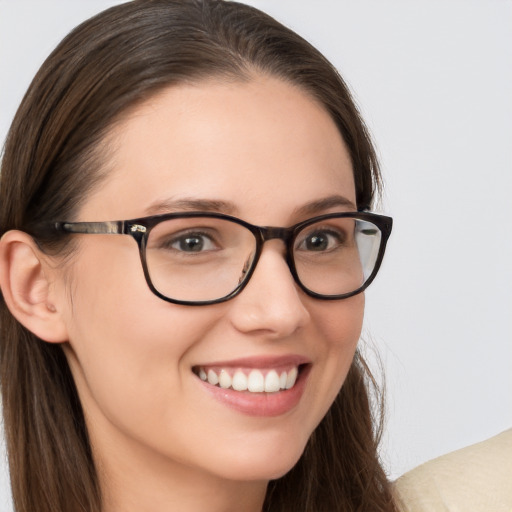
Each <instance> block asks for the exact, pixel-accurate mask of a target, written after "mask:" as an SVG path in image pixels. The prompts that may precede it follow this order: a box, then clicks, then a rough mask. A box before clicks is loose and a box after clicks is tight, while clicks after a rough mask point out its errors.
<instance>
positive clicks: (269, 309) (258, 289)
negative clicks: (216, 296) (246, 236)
mask: <svg viewBox="0 0 512 512" xmlns="http://www.w3.org/2000/svg"><path fill="white" fill-rule="evenodd" d="M283 253H284V247H283V242H282V241H280V240H272V241H268V242H267V243H266V244H265V247H264V249H263V251H262V253H261V256H260V259H259V261H258V264H257V265H256V269H255V270H254V273H253V275H252V276H251V279H250V281H249V283H248V284H247V286H246V287H245V288H244V290H243V291H242V292H241V293H240V295H238V296H237V297H235V298H234V299H233V300H232V301H231V305H232V308H231V310H230V315H231V322H232V324H233V325H234V327H235V328H236V329H237V330H238V331H240V332H244V333H253V334H263V335H265V336H269V337H271V338H275V339H277V338H285V337H287V336H290V335H292V334H293V333H294V332H296V331H297V330H298V329H300V328H301V327H303V326H305V325H306V324H307V323H308V321H309V319H310V314H309V311H308V309H307V308H306V306H305V303H304V299H305V298H306V296H305V294H304V293H303V292H302V291H301V290H300V289H299V288H298V286H297V285H296V283H295V281H294V279H293V276H292V274H291V273H290V269H289V268H288V265H287V263H286V261H285V258H284V255H283ZM306 300H308V299H307V298H306Z"/></svg>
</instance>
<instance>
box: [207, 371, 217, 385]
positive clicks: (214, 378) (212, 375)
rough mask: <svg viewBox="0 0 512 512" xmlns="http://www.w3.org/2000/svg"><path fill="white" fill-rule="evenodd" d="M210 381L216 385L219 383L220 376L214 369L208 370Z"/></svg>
mask: <svg viewBox="0 0 512 512" xmlns="http://www.w3.org/2000/svg"><path fill="white" fill-rule="evenodd" d="M208 382H209V383H210V384H211V385H212V386H216V385H217V384H218V383H219V377H218V376H217V374H216V373H215V372H214V371H213V370H208Z"/></svg>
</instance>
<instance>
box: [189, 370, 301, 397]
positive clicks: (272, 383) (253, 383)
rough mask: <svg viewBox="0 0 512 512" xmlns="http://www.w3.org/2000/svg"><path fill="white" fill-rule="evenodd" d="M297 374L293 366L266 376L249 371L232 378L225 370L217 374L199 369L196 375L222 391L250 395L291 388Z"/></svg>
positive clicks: (236, 374) (261, 372)
mask: <svg viewBox="0 0 512 512" xmlns="http://www.w3.org/2000/svg"><path fill="white" fill-rule="evenodd" d="M298 373H299V371H298V368H297V367H296V366H294V367H292V368H291V369H290V370H289V371H288V372H285V371H283V372H280V373H278V372H277V371H276V370H270V371H269V372H268V373H267V374H266V375H264V373H263V371H262V370H256V369H254V370H251V371H250V373H249V375H247V374H246V373H244V372H243V371H242V370H237V371H236V372H235V374H234V375H233V376H231V375H230V373H229V372H228V371H227V370H226V369H221V370H220V372H218V371H215V370H212V369H209V370H208V371H206V370H205V369H204V368H199V370H198V372H197V375H198V376H199V378H200V379H201V380H203V381H207V382H208V383H209V384H211V385H212V386H217V385H218V386H220V387H221V388H223V389H228V388H232V389H234V390H235V391H249V392H251V393H263V392H265V393H276V392H278V391H280V390H285V389H290V388H292V387H293V386H294V385H295V382H296V381H297V376H298Z"/></svg>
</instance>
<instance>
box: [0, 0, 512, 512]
mask: <svg viewBox="0 0 512 512" xmlns="http://www.w3.org/2000/svg"><path fill="white" fill-rule="evenodd" d="M115 3H120V2H115V1H107V0H73V1H69V0H52V1H50V0H44V1H41V0H31V1H29V0H0V139H1V140H2V141H3V140H4V138H5V133H6V131H7V129H8V126H9V124H10V120H11V119H12V117H13V115H14V112H15V109H16V107H17V105H18V103H19V102H20V100H21V97H22V95H23V93H24V91H25V89H26V87H27V86H28V84H29V82H30V80H31V78H32V76H33V75H34V73H35V72H36V70H37V68H38V67H39V65H40V64H41V63H42V61H43V59H44V58H45V57H46V55H47V54H48V53H49V52H50V51H51V49H52V48H53V47H54V46H55V45H56V44H57V42H58V41H59V40H60V39H61V38H62V37H63V36H64V35H65V34H66V33H67V32H68V31H69V30H70V29H71V28H72V27H73V26H75V25H76V24H77V23H79V22H80V21H82V20H83V19H85V18H86V17H88V16H90V15H92V14H94V13H96V12H98V11H100V10H102V9H103V8H106V7H107V6H110V5H113V4H115ZM248 3H251V4H253V5H255V6H257V7H260V8H262V9H263V10H265V11H267V12H269V13H270V14H272V15H274V16H275V17H277V18H278V19H279V20H280V21H283V22H284V23H285V24H287V25H289V26H291V27H292V28H293V29H295V30H296V31H298V32H299V33H300V34H302V35H303V36H305V37H306V38H307V39H309V40H310V41H311V42H312V43H313V44H315V45H316V46H317V47H318V48H319V49H320V50H321V51H323V52H324V53H325V54H326V56H327V57H328V58H329V59H330V60H331V61H332V62H333V63H334V64H335V65H336V66H337V67H338V69H339V70H340V72H341V73H342V75H343V76H344V77H345V79H346V80H347V82H348V83H349V84H350V86H351V88H352V89H353V91H354V94H355V97H356V99H357V101H358V104H359V106H360V108H361V110H362V112H363V114H364V116H365V118H366V120H367V122H368V125H369V127H370V129H371V132H372V133H373V135H374V138H375V140H376V143H377V147H378V150H379V154H380V156H381V160H382V165H383V173H384V177H385V181H386V190H385V197H384V201H383V205H382V208H381V210H382V211H384V212H386V213H388V214H391V215H392V216H393V217H394V218H395V227H394V232H393V234H392V237H391V240H390V244H389V250H388V253H387V256H386V261H385V264H384V268H383V269H382V273H381V275H380V276H379V278H378V279H377V281H376V282H375V283H374V284H373V285H372V287H371V288H370V289H369V291H368V293H367V314H366V322H365V330H364V338H365V340H366V343H367V344H368V345H369V347H370V357H371V351H372V350H373V349H376V350H377V351H378V352H379V353H380V355H381V358H382V360H383V363H384V368H385V374H386V381H387V388H388V389H387V391H388V402H387V409H388V416H387V431H386V432H387V433H386V436H385V438H384V443H383V446H382V457H383V460H384V462H385V464H386V466H387V468H388V471H389V473H390V475H391V476H392V477H396V476H398V475H400V474H401V473H403V472H404V471H406V470H408V469H410V468H412V467H413V466H415V465H417V464H419V463H421V462H423V461H425V460H427V459H430V458H433V457H435V456H437V455H440V454H441V453H444V452H447V451H451V450H454V449H457V448H460V447H462V446H464V445H467V444H470V443H474V442H477V441H479V440H482V439H484V438H487V437H490V436H492V435H494V434H496V433H498V432H500V431H502V430H504V429H506V428H509V427H511V426H512V371H511V370H512V215H511V212H510V203H511V192H512V149H511V148H512V65H511V63H512V30H511V27H512V2H511V1H509V0H415V1H410V0H404V1H398V0H396V1H390V0H387V1H382V0H373V1H371V0H358V1H357V2H356V1H355V0H350V1H349V0H320V1H313V0H309V1H308V0H279V1H275V0H274V1H272V0H260V1H257V0H253V1H251V2H248ZM371 359H373V357H371ZM2 478H3V480H2V482H0V484H1V485H2V488H1V489H0V496H1V499H0V510H1V511H2V512H4V511H7V510H10V507H9V505H8V503H9V491H8V484H7V481H8V480H7V475H6V472H5V466H4V469H3V477H2Z"/></svg>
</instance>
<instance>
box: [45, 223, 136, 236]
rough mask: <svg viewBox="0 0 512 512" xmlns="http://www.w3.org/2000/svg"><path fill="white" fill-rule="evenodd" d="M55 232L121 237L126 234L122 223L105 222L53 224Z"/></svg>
mask: <svg viewBox="0 0 512 512" xmlns="http://www.w3.org/2000/svg"><path fill="white" fill-rule="evenodd" d="M54 227H55V229H56V230H57V231H64V232H66V233H86V234H87V233H92V234H98V235H101V234H105V235H122V234H124V233H126V231H125V223H124V222H123V221H107V222H55V225H54Z"/></svg>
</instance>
